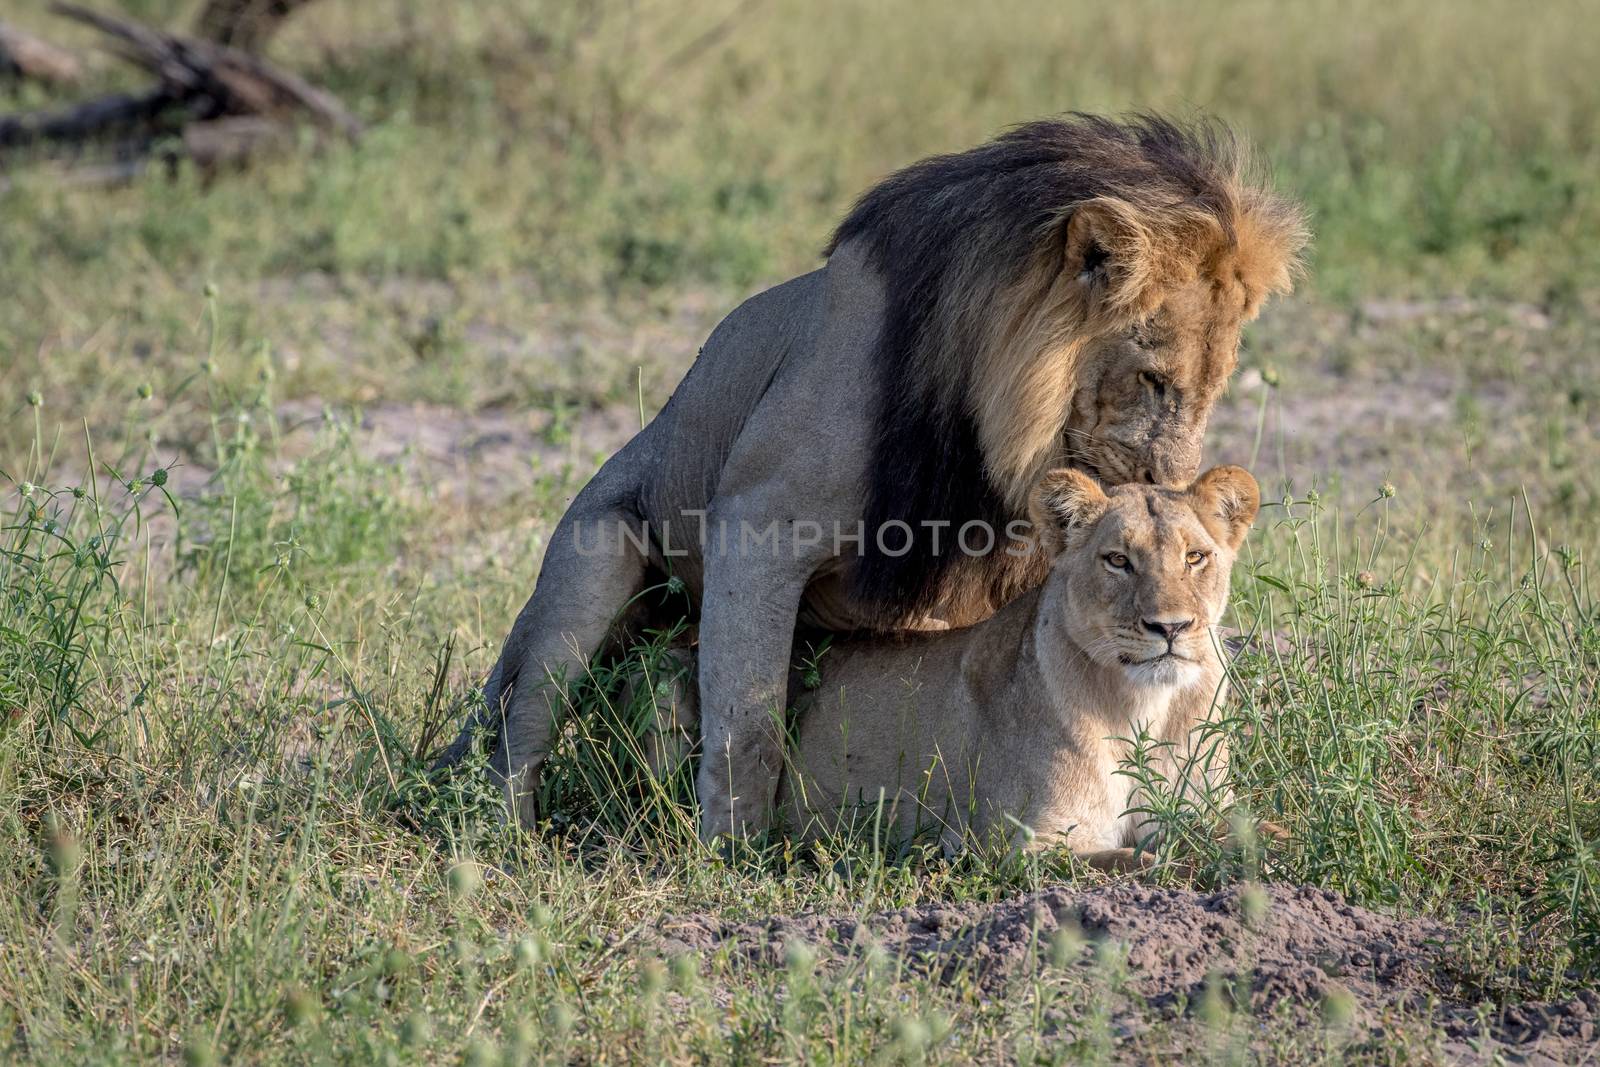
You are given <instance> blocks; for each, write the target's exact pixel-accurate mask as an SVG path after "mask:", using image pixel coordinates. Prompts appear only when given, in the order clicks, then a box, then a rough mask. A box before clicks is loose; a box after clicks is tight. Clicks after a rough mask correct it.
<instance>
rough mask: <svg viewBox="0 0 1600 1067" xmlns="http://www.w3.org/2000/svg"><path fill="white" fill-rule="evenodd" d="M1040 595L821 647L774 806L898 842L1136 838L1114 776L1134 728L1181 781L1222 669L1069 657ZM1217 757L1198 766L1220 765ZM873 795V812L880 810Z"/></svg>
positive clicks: (1115, 842)
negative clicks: (1185, 671)
mask: <svg viewBox="0 0 1600 1067" xmlns="http://www.w3.org/2000/svg"><path fill="white" fill-rule="evenodd" d="M1041 600H1042V591H1041V590H1033V591H1030V592H1027V593H1024V594H1023V595H1022V596H1021V597H1019V598H1018V599H1017V600H1016V601H1013V602H1012V603H1011V604H1009V605H1007V606H1006V607H1005V608H1002V609H1001V610H1000V612H999V613H998V614H996V615H995V616H994V617H993V618H991V619H989V620H988V621H986V622H983V623H980V624H979V625H977V626H975V627H972V628H971V629H968V630H964V631H954V632H950V633H942V634H928V635H924V636H921V637H913V638H909V639H905V640H897V639H893V638H885V639H881V640H872V641H854V640H845V641H843V642H841V643H840V645H839V646H838V647H837V649H835V650H831V651H830V652H828V653H827V654H826V655H825V657H824V659H825V664H826V665H825V667H824V670H823V672H822V674H823V681H822V686H821V687H820V689H819V690H818V691H817V692H816V693H814V694H811V695H810V696H809V698H807V699H803V700H802V701H800V706H799V716H798V721H797V729H796V732H795V743H794V745H793V749H792V751H791V753H790V757H789V758H790V761H791V769H790V770H789V771H788V772H787V773H786V774H785V775H784V779H783V784H782V786H781V787H780V790H779V806H780V810H781V811H782V812H783V813H784V815H785V817H786V819H787V821H788V822H789V824H790V825H791V826H794V827H797V828H801V829H807V830H813V831H814V830H821V829H827V828H831V827H836V826H837V825H838V823H839V822H840V821H841V820H842V821H845V822H854V823H855V824H857V825H860V824H867V825H871V824H872V823H873V822H874V821H876V820H878V819H880V818H881V819H882V821H883V828H884V830H885V831H891V830H892V831H893V832H894V833H895V834H897V835H898V836H900V837H901V838H909V837H912V836H923V835H928V836H933V835H936V839H937V840H938V841H940V842H941V843H942V844H943V846H944V847H945V849H946V851H951V850H953V849H955V848H957V847H960V846H961V845H962V844H965V843H968V842H973V841H976V842H981V843H984V844H991V845H993V844H1001V843H1006V842H1009V843H1012V844H1018V843H1020V842H1019V841H1018V837H1019V834H1020V828H1021V827H1024V826H1025V827H1028V829H1029V831H1031V835H1032V836H1031V840H1032V842H1033V843H1036V844H1038V845H1041V846H1043V845H1059V844H1061V843H1062V841H1063V840H1065V841H1066V843H1067V844H1068V846H1069V847H1070V848H1071V849H1072V850H1073V851H1074V852H1079V853H1085V854H1095V853H1106V852H1111V851H1114V850H1119V849H1123V848H1127V847H1129V846H1133V845H1136V844H1138V841H1139V833H1138V831H1139V825H1140V823H1139V820H1138V819H1137V818H1135V817H1128V816H1126V815H1125V813H1126V812H1127V811H1128V810H1129V808H1131V807H1134V806H1136V805H1135V802H1134V801H1133V799H1132V789H1133V781H1132V779H1131V778H1129V777H1127V776H1126V775H1121V774H1118V773H1117V771H1118V769H1119V768H1120V767H1122V766H1123V764H1124V761H1126V760H1127V759H1128V758H1129V757H1130V755H1131V754H1132V744H1131V741H1130V740H1129V739H1132V738H1136V737H1138V736H1139V734H1140V732H1141V731H1144V732H1146V733H1147V734H1148V735H1149V737H1150V738H1151V739H1152V740H1154V741H1155V742H1157V744H1158V745H1160V744H1167V743H1170V746H1171V747H1162V748H1156V749H1153V750H1152V756H1153V757H1154V762H1155V763H1156V765H1157V767H1158V769H1159V770H1160V771H1161V772H1162V773H1163V776H1164V777H1168V778H1171V779H1174V780H1176V779H1177V778H1179V777H1181V774H1180V768H1181V766H1182V764H1183V763H1185V762H1186V761H1187V760H1188V758H1189V756H1190V755H1191V751H1190V743H1191V736H1192V732H1193V728H1194V727H1195V726H1196V725H1198V724H1200V723H1201V722H1203V721H1204V720H1205V719H1206V717H1207V715H1208V713H1209V712H1210V711H1211V709H1212V708H1213V707H1214V706H1215V704H1214V701H1220V700H1221V699H1222V698H1223V697H1224V696H1225V692H1224V689H1223V670H1222V664H1221V662H1220V660H1219V659H1218V658H1217V656H1216V654H1215V652H1214V651H1212V650H1210V649H1207V653H1206V655H1205V656H1204V659H1203V661H1202V662H1201V663H1200V664H1198V665H1197V668H1196V670H1195V677H1194V679H1193V680H1192V681H1190V682H1188V683H1187V684H1185V685H1183V686H1181V687H1180V686H1144V685H1134V684H1132V683H1130V682H1129V681H1128V680H1127V678H1126V677H1125V675H1124V674H1123V672H1122V670H1121V669H1120V668H1116V667H1105V666H1102V665H1100V664H1097V663H1095V662H1093V661H1092V660H1088V659H1087V658H1085V657H1082V656H1081V655H1080V654H1079V653H1080V652H1081V650H1078V649H1077V648H1076V647H1075V646H1074V647H1072V648H1071V649H1070V650H1069V651H1068V654H1067V655H1066V656H1063V655H1062V654H1061V653H1060V650H1057V649H1052V648H1050V647H1048V646H1050V645H1052V644H1059V643H1060V641H1061V624H1060V621H1059V620H1056V621H1054V622H1052V621H1051V619H1050V616H1049V611H1048V609H1042V605H1041ZM1225 756H1226V753H1225V752H1222V751H1220V750H1215V749H1214V750H1213V751H1211V752H1210V753H1209V754H1208V758H1207V760H1206V761H1205V764H1206V769H1207V770H1208V771H1210V772H1212V773H1220V772H1222V771H1223V770H1225V769H1226V761H1225ZM880 797H881V798H882V799H881V803H882V807H881V808H880V807H879V805H880Z"/></svg>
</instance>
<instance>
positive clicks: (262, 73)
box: [51, 2, 362, 138]
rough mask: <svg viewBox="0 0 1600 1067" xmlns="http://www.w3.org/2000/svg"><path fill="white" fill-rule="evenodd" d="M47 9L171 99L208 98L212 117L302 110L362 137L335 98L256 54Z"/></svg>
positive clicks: (80, 12)
mask: <svg viewBox="0 0 1600 1067" xmlns="http://www.w3.org/2000/svg"><path fill="white" fill-rule="evenodd" d="M51 10H52V11H54V12H56V13H57V14H59V15H61V16H63V17H64V18H70V19H73V20H74V21H77V22H82V23H84V24H86V25H89V26H93V27H94V28H95V29H97V30H99V31H100V32H101V33H104V34H105V35H107V36H108V37H110V38H112V40H113V41H114V42H116V45H115V51H116V52H117V53H118V54H119V55H121V56H122V57H123V58H124V59H126V60H128V61H129V62H130V63H133V64H135V65H137V66H139V67H141V68H143V69H144V70H147V71H149V72H150V73H151V74H153V75H155V76H156V77H157V78H159V79H160V80H161V82H162V84H163V85H165V86H166V87H167V89H168V91H169V92H170V93H171V94H172V95H173V97H174V98H177V99H187V98H193V97H207V98H210V99H211V100H212V101H214V103H215V113H216V114H217V115H264V116H273V115H276V114H281V113H285V112H294V111H301V112H304V113H305V114H307V115H308V116H310V118H311V119H312V120H313V121H314V122H316V123H317V124H318V125H319V126H322V127H324V128H326V129H331V130H334V131H337V132H339V133H342V134H344V135H345V136H346V137H350V138H356V137H359V136H360V135H361V129H362V127H361V123H360V122H359V121H357V119H356V117H355V116H354V115H352V114H350V112H349V111H348V110H347V109H346V108H345V106H344V105H343V104H342V103H341V102H340V101H339V98H338V97H336V96H334V95H333V94H332V93H330V92H327V91H326V90H324V89H319V88H317V87H316V86H314V85H312V84H311V83H310V82H308V81H306V80H305V79H304V78H301V77H299V76H297V75H294V74H290V73H289V72H287V71H283V70H279V69H277V68H276V67H274V66H272V65H271V64H270V63H268V62H266V61H265V60H263V59H261V58H260V57H258V56H253V55H250V54H249V53H247V52H241V51H239V50H238V49H235V48H229V47H227V46H225V45H219V44H212V43H211V42H209V41H198V40H193V39H190V38H186V37H180V36H179V35H177V34H174V33H167V32H166V31H164V30H157V29H154V28H152V27H149V26H145V25H143V24H142V23H138V22H134V21H133V20H132V19H127V18H123V17H121V16H118V15H110V14H107V13H105V12H103V11H96V10H94V9H92V8H87V7H82V6H80V5H78V4H73V3H66V2H60V3H55V4H52V5H51Z"/></svg>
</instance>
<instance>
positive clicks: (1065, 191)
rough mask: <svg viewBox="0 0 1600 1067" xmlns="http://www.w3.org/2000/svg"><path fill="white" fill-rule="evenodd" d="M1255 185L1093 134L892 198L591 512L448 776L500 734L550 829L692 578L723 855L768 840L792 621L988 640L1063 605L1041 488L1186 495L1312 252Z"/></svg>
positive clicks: (999, 150)
mask: <svg viewBox="0 0 1600 1067" xmlns="http://www.w3.org/2000/svg"><path fill="white" fill-rule="evenodd" d="M1246 171H1247V168H1246V167H1245V162H1244V156H1243V153H1241V152H1240V151H1239V150H1238V148H1237V147H1236V145H1235V143H1234V141H1233V139H1232V138H1231V137H1230V136H1229V135H1228V134H1227V133H1226V131H1225V130H1223V129H1221V128H1220V127H1215V126H1199V127H1195V128H1183V127H1180V126H1178V125H1176V124H1174V123H1172V122H1170V121H1167V120H1165V119H1161V118H1157V117H1153V116H1143V117H1139V118H1135V119H1133V120H1131V121H1128V122H1114V121H1111V120H1108V119H1103V118H1096V117H1092V116H1085V115H1076V116H1069V117H1066V118H1062V119H1054V120H1048V121H1042V122H1034V123H1030V124H1028V125H1025V126H1021V127H1018V128H1016V129H1014V130H1012V131H1011V132H1009V133H1007V134H1005V135H1003V136H1001V137H1000V138H998V139H996V140H994V141H992V142H990V143H988V144H985V145H981V146H979V147H977V148H974V149H972V150H970V151H967V152H962V153H959V154H956V155H950V156H939V157H935V158H933V159H928V160H925V161H923V162H921V163H918V164H915V165H914V166H911V167H909V168H907V169H906V170H903V171H901V172H899V173H898V174H895V175H892V176H891V177H889V178H887V179H886V180H884V181H883V182H882V183H881V184H880V185H878V186H877V187H876V188H874V189H872V190H871V191H870V192H868V193H867V194H866V195H865V196H864V197H862V199H861V201H860V202H859V203H858V204H857V205H856V206H855V208H854V209H853V210H852V211H851V212H850V214H849V216H848V217H846V218H845V220H844V222H843V223H842V224H841V225H840V227H839V230H838V232H837V233H836V234H835V235H834V239H833V242H832V243H831V245H830V246H829V248H828V260H827V263H826V265H825V266H823V267H822V268H820V269H819V270H816V271H813V272H812V273H810V274H807V275H804V276H802V277H799V278H796V279H794V280H792V281H789V282H786V283H784V284H782V285H780V286H778V287H776V288H774V289H770V290H768V291H767V292H764V293H761V294H760V295H758V296H755V297H752V298H751V299H750V300H748V301H746V302H745V303H744V304H743V305H741V306H740V307H739V308H737V309H736V310H735V311H734V312H733V313H732V314H730V315H729V316H728V317H727V318H726V319H724V320H723V322H722V324H721V325H720V326H718V327H717V329H716V330H715V331H714V332H713V333H712V335H711V337H710V339H709V340H708V341H707V342H706V345H705V347H704V348H703V349H702V350H701V353H700V357H699V359H698V360H696V362H695V364H694V366H693V367H692V368H691V369H690V371H689V373H688V374H687V375H686V376H685V377H684V379H683V381H682V382H681V383H680V384H679V386H678V388H677V390H676V391H675V392H674V393H673V395H672V398H671V399H670V400H669V401H668V402H667V404H666V406H665V407H664V408H662V410H661V412H660V413H659V414H658V415H657V416H656V417H655V419H654V420H652V421H651V423H650V424H649V425H648V426H646V427H645V428H644V429H643V430H641V431H640V432H639V434H638V436H636V437H635V438H633V440H631V441H630V442H628V444H627V445H625V446H624V447H623V448H622V449H621V450H620V451H619V452H617V454H616V455H614V456H613V457H612V458H611V459H610V460H609V461H608V462H607V463H606V464H605V466H604V467H602V468H601V469H600V472H599V473H598V474H596V475H595V477H594V478H593V479H592V480H591V481H590V482H589V484H588V485H586V486H585V487H584V489H583V490H582V491H581V492H580V493H579V494H578V495H577V497H576V498H575V499H574V500H573V502H572V505H571V507H570V508H569V509H568V511H567V513H566V515H565V516H564V517H563V518H562V520H561V522H560V523H559V524H558V526H557V527H556V530H555V533H554V535H553V537H552V538H551V541H550V543H549V545H548V547H547V548H546V550H545V559H544V564H543V567H542V569H541V571H540V574H539V581H538V584H537V586H536V587H535V589H534V592H533V595H532V597H530V598H529V600H528V603H527V605H526V606H525V607H524V608H523V609H522V613H521V614H520V615H519V616H518V618H517V621H516V624H515V625H514V626H513V628H512V631H511V635H510V636H509V637H508V638H507V639H506V643H505V646H504V648H503V649H502V651H501V654H500V660H499V662H498V663H497V664H496V665H495V668H494V670H493V671H492V672H491V673H490V675H489V679H488V681H487V682H486V683H485V686H484V697H485V699H486V706H487V711H486V713H485V718H486V719H487V720H489V721H486V722H485V721H480V722H479V723H476V724H469V725H468V727H467V728H466V729H465V730H464V731H463V733H462V736H461V737H460V738H458V740H457V741H456V743H455V744H454V745H453V746H452V747H451V750H450V751H449V752H448V753H446V755H445V757H444V760H443V762H444V763H446V764H448V763H452V762H454V761H455V760H457V759H459V758H460V757H461V755H462V754H463V753H464V752H465V751H466V750H467V747H468V744H469V743H470V736H469V735H470V734H471V733H472V732H474V731H475V729H476V728H484V727H487V728H491V729H493V728H496V727H498V730H497V732H498V735H499V742H498V745H497V748H496V751H495V754H494V756H493V758H492V760H491V766H492V767H493V768H494V773H495V774H496V775H497V776H498V777H499V778H500V779H501V781H502V784H503V785H504V787H505V789H506V793H507V799H508V802H509V803H510V804H511V806H512V810H513V811H514V812H516V813H518V814H519V815H520V817H521V818H522V819H523V820H524V821H531V820H532V819H533V817H534V815H535V812H534V810H533V805H532V803H531V795H532V789H531V787H532V785H533V783H534V775H535V774H536V773H537V769H538V767H539V765H540V764H541V762H542V761H543V760H544V758H545V756H546V755H547V753H548V752H549V749H550V744H551V741H552V731H553V729H554V723H555V722H556V717H557V712H558V710H559V709H560V708H561V707H562V706H563V704H564V691H563V683H564V682H570V681H572V680H573V679H575V678H576V677H577V676H578V675H579V674H580V673H581V672H582V671H583V670H584V667H585V664H586V663H587V661H588V659H589V657H591V656H594V655H596V654H597V653H600V652H601V650H602V649H603V648H605V647H607V644H608V638H610V637H612V636H614V635H615V634H616V633H617V632H618V626H619V623H625V622H627V621H628V620H627V619H626V618H624V615H625V609H628V611H630V612H631V611H636V610H637V609H638V608H639V598H638V594H639V593H640V592H641V591H642V590H644V589H646V588H648V587H650V586H651V585H652V584H655V583H657V582H659V581H660V580H661V578H662V576H664V575H671V576H672V577H675V578H677V579H679V580H681V582H682V583H683V584H684V587H685V588H686V589H687V591H688V593H689V594H690V597H691V599H692V601H693V603H694V604H695V605H696V607H697V609H698V611H699V623H700V642H701V644H700V704H701V708H702V721H703V729H704V737H703V739H702V740H703V743H704V748H705V751H706V753H707V754H708V755H707V757H706V758H705V760H704V761H703V763H702V767H701V771H700V778H699V783H698V785H699V791H700V800H701V805H702V812H703V819H704V822H703V824H702V830H703V831H704V832H705V833H706V834H707V835H708V836H709V835H712V834H716V833H719V832H733V833H741V832H744V831H747V830H753V829H759V828H762V827H764V826H765V825H766V824H767V821H768V817H769V814H770V808H771V806H772V802H773V799H774V796H775V792H774V791H775V789H776V787H777V782H778V774H779V770H780V768H781V758H780V757H781V747H782V745H781V730H779V729H778V728H777V725H778V723H779V722H780V721H781V715H780V713H781V710H782V707H783V699H784V691H785V678H786V674H787V665H788V661H789V652H790V645H791V641H792V638H793V634H794V630H795V624H796V620H797V618H798V619H800V620H802V621H803V622H805V623H807V624H809V625H812V626H816V627H820V628H823V629H826V630H834V631H852V630H870V631H880V632H881V631H893V630H901V629H908V628H928V627H941V626H966V625H970V624H971V623H973V622H976V621H978V620H980V619H983V618H986V617H987V616H988V615H990V614H992V613H993V611H994V610H995V609H996V608H998V607H999V606H1001V605H1003V604H1005V603H1006V602H1008V601H1009V600H1011V599H1012V598H1013V597H1014V596H1016V595H1017V594H1018V593H1019V592H1021V591H1023V590H1025V589H1028V588H1031V587H1032V586H1034V585H1036V584H1037V583H1038V582H1039V581H1040V580H1041V579H1042V577H1043V570H1042V568H1041V565H1040V561H1039V559H1038V557H1037V555H1036V554H1034V555H1028V554H1014V553H1011V552H1009V551H1008V550H1007V549H1008V546H1009V545H1010V540H1009V538H1008V536H1007V535H1008V533H1010V532H1011V531H1010V530H1008V527H1009V526H1010V525H1011V524H1012V523H1014V522H1018V521H1021V520H1024V519H1025V518H1026V506H1027V500H1028V494H1029V491H1030V489H1031V488H1032V486H1033V484H1034V483H1035V482H1036V481H1037V480H1038V478H1039V476H1040V475H1041V474H1042V473H1043V472H1044V471H1045V470H1047V469H1049V468H1050V467H1052V466H1055V465H1058V464H1062V463H1067V464H1072V465H1075V466H1078V467H1080V468H1082V469H1084V470H1086V471H1089V472H1091V473H1093V474H1095V475H1096V476H1097V477H1099V478H1100V479H1101V480H1102V481H1104V482H1106V483H1107V484H1117V483H1122V482H1128V481H1143V482H1153V483H1166V482H1182V481H1186V480H1187V479H1188V478H1190V477H1192V476H1193V474H1194V473H1195V471H1196V470H1197V469H1198V467H1199V461H1200V442H1201V437H1202V435H1203V433H1204V431H1205V425H1206V418H1207V416H1208V414H1209V412H1210V410H1211V406H1212V404H1213V402H1214V401H1215V399H1216V397H1217V395H1218V394H1219V393H1220V392H1221V390H1222V388H1223V385H1224V384H1225V383H1226V381H1227V378H1228V375H1229V373H1230V372H1231V370H1232V369H1233V367H1234V364H1235V362H1236V359H1237V348H1238V340H1239V330H1240V326H1241V324H1242V323H1244V322H1245V321H1246V320H1248V319H1250V318H1251V317H1253V316H1254V315H1255V313H1256V311H1257V309H1258V308H1259V307H1260V305H1261V302H1262V301H1263V300H1264V299H1265V298H1266V297H1267V295H1268V294H1270V293H1273V292H1282V291H1286V290H1287V289H1288V288H1289V286H1290V281H1291V278H1292V276H1293V273H1294V269H1295V262H1296V256H1297V253H1298V251H1299V249H1300V248H1301V247H1302V245H1303V244H1304V241H1305V230H1304V225H1303V221H1302V217H1301V214H1300V212H1299V211H1298V210H1297V209H1296V208H1295V207H1294V206H1293V205H1291V204H1289V203H1288V202H1286V201H1284V200H1282V199H1279V198H1278V197H1276V196H1274V195H1273V194H1271V193H1270V192H1268V191H1267V190H1266V189H1264V188H1263V187H1261V186H1260V185H1258V184H1255V183H1253V182H1251V181H1250V180H1248V178H1247V176H1246ZM963 531H966V532H967V534H968V536H967V537H966V538H965V540H964V541H962V542H961V543H960V544H959V545H958V543H957V536H956V535H957V534H958V533H961V532H963ZM972 531H977V532H976V533H973V532H972ZM985 531H986V532H987V541H986V542H985V540H984V537H985ZM958 549H959V550H958Z"/></svg>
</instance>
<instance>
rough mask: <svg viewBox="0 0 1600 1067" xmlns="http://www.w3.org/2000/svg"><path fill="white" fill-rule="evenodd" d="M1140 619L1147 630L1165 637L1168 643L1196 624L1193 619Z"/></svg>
mask: <svg viewBox="0 0 1600 1067" xmlns="http://www.w3.org/2000/svg"><path fill="white" fill-rule="evenodd" d="M1139 621H1140V622H1142V623H1143V624H1144V628H1145V629H1146V630H1149V631H1150V632H1151V633H1153V634H1155V635H1156V636H1158V637H1165V638H1166V639H1167V644H1169V645H1170V644H1172V642H1174V641H1176V640H1177V639H1178V635H1179V634H1181V633H1183V631H1185V630H1187V629H1188V628H1189V627H1191V626H1193V625H1194V620H1193V619H1172V620H1170V621H1169V620H1158V619H1141V620H1139Z"/></svg>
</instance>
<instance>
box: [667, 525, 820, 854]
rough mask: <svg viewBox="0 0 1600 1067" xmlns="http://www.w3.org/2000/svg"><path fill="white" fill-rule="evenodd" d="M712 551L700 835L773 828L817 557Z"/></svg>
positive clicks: (703, 667)
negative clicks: (795, 649) (791, 691)
mask: <svg viewBox="0 0 1600 1067" xmlns="http://www.w3.org/2000/svg"><path fill="white" fill-rule="evenodd" d="M789 547H790V546H789V545H787V544H780V545H779V552H777V553H775V555H776V556H778V557H780V558H770V559H761V558H754V557H752V556H751V555H749V554H745V553H737V552H730V553H728V554H715V553H711V552H708V553H707V555H706V582H705V599H704V603H703V605H702V609H701V621H700V744H701V749H700V751H701V757H700V772H699V775H698V777H697V779H696V782H697V790H698V794H699V800H700V811H701V817H700V829H701V834H702V835H703V836H704V837H705V838H706V839H707V840H710V839H712V838H714V837H716V836H718V835H721V834H731V835H733V836H743V835H745V834H749V833H756V832H760V831H762V830H765V829H767V828H768V827H769V825H770V821H771V809H772V805H773V801H774V799H775V797H776V794H777V789H778V779H779V776H780V774H781V772H782V768H783V717H784V710H785V704H786V703H787V698H788V678H789V654H790V650H791V648H792V646H793V643H794V626H795V616H796V614H797V613H798V611H799V607H800V597H801V594H802V593H803V592H804V590H805V587H806V581H807V579H808V577H809V576H810V573H811V571H812V570H813V569H814V563H813V562H811V561H809V560H800V559H793V558H788V555H787V553H788V549H789Z"/></svg>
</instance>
